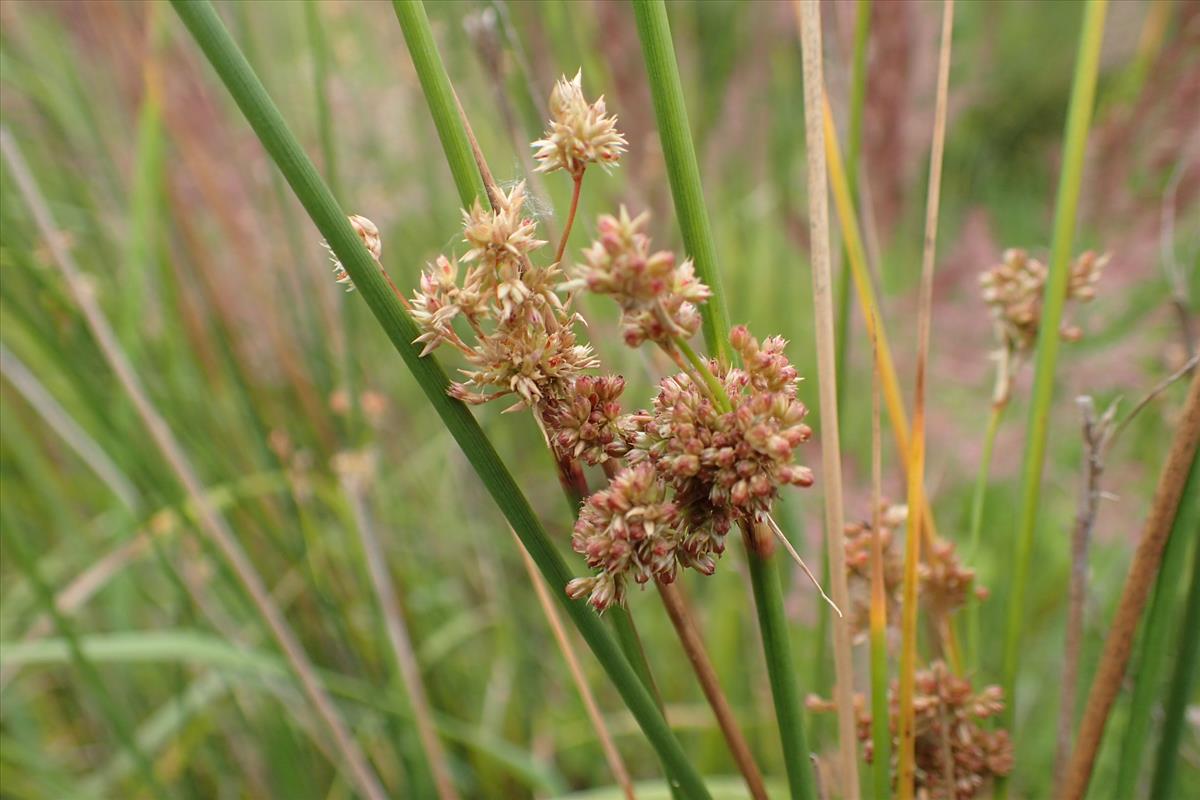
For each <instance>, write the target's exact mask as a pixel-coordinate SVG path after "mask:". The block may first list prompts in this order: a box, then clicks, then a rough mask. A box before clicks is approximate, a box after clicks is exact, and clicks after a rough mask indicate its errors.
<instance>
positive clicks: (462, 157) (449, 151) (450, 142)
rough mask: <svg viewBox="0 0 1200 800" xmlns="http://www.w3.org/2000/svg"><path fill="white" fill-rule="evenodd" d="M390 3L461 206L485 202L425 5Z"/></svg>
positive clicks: (410, 0) (402, 0)
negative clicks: (440, 142)
mask: <svg viewBox="0 0 1200 800" xmlns="http://www.w3.org/2000/svg"><path fill="white" fill-rule="evenodd" d="M392 5H393V7H394V8H395V9H396V18H397V19H398V20H400V29H401V30H402V31H403V32H404V41H405V43H407V44H408V53H409V55H410V56H412V60H413V66H414V67H416V70H417V78H418V79H419V80H420V81H421V89H422V91H424V92H425V100H426V102H428V103H429V110H430V112H431V113H432V115H433V124H434V125H435V126H436V127H437V132H438V138H439V139H441V140H442V149H443V150H445V151H446V160H447V161H448V162H449V163H450V172H451V173H452V174H453V175H454V185H455V186H457V187H458V195H459V197H460V198H461V199H462V204H463V208H470V207H471V204H472V203H474V202H475V201H476V200H479V201H480V202H481V203H482V202H486V201H487V192H486V191H485V189H484V186H483V177H482V176H481V175H480V174H479V168H478V167H476V166H475V156H474V155H473V154H472V153H471V143H470V142H469V141H468V140H467V133H466V131H465V130H464V129H463V125H462V120H461V119H460V117H459V114H458V103H457V102H456V101H455V99H454V87H453V86H451V85H450V78H449V76H448V75H447V74H446V69H445V67H443V66H442V58H441V56H440V55H438V50H437V43H436V42H434V40H433V31H431V30H430V28H429V17H428V16H426V14H425V6H424V4H423V3H421V0H393V2H392Z"/></svg>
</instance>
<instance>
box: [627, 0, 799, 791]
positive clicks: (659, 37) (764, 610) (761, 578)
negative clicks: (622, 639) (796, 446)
mask: <svg viewBox="0 0 1200 800" xmlns="http://www.w3.org/2000/svg"><path fill="white" fill-rule="evenodd" d="M633 10H634V17H635V19H636V22H637V29H638V38H639V39H640V40H641V44H642V56H643V57H644V59H645V61H646V73H647V76H648V78H649V82H650V93H651V97H652V98H653V101H654V116H655V119H656V121H657V123H658V132H659V139H660V140H661V142H662V149H663V157H664V159H665V161H666V166H667V176H668V178H669V180H670V183H671V195H672V197H673V198H674V201H675V214H676V216H677V217H678V219H679V227H680V230H681V232H682V234H683V242H684V246H685V247H686V249H687V252H688V255H689V256H691V258H692V259H693V261H694V262H695V266H696V274H697V275H698V276H699V277H700V280H702V281H703V282H704V283H705V284H707V285H708V287H709V289H711V290H712V297H710V298H709V300H708V302H706V303H704V304H703V305H702V306H701V307H700V313H701V314H702V316H703V325H702V329H703V332H704V342H705V345H706V347H707V348H708V353H709V355H710V356H712V357H714V358H716V359H717V360H719V361H721V362H724V363H728V360H729V355H728V347H727V340H726V337H727V335H728V331H729V314H728V311H727V310H726V307H725V296H724V292H723V291H722V289H721V281H720V272H719V270H718V267H717V252H716V245H715V244H714V242H713V237H712V230H711V229H710V227H709V222H708V211H707V210H706V209H705V206H704V192H703V189H702V187H701V185H700V168H699V166H698V164H697V162H696V149H695V146H694V145H693V143H692V134H691V130H690V129H689V127H688V117H687V109H686V107H685V105H684V100H683V86H682V84H681V82H680V79H679V67H678V64H677V63H676V60H675V47H674V44H673V43H672V41H671V28H670V23H669V22H668V19H667V9H666V6H665V5H664V4H663V2H662V0H633ZM745 533H746V536H745V538H746V543H747V547H746V552H747V560H748V561H749V563H750V580H751V583H752V585H753V592H754V600H755V608H756V610H757V613H758V623H759V629H760V630H761V632H762V640H763V652H764V655H765V658H766V662H767V673H768V679H769V680H770V683H771V695H772V699H773V700H774V703H775V717H776V722H777V724H778V727H779V738H780V742H781V744H782V745H783V754H784V763H785V765H786V767H787V773H788V782H789V785H790V789H791V795H792V797H793V798H811V797H814V796H815V791H814V785H813V777H812V768H811V766H810V764H809V757H808V749H807V747H806V746H805V743H804V718H803V713H802V711H801V708H800V697H799V688H798V686H797V683H796V675H797V669H796V665H795V662H794V660H793V659H792V653H791V645H790V643H789V641H788V630H787V618H786V615H785V613H784V609H783V595H782V590H781V585H780V580H779V566H778V564H777V563H776V561H775V559H774V557H773V556H770V555H768V554H766V553H765V552H761V551H760V550H759V548H758V547H757V546H756V545H755V543H754V542H755V538H756V534H755V532H754V531H753V530H752V529H746V531H745ZM766 536H767V538H768V539H769V538H770V534H769V533H768V534H766Z"/></svg>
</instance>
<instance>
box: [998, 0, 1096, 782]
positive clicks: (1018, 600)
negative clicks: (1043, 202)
mask: <svg viewBox="0 0 1200 800" xmlns="http://www.w3.org/2000/svg"><path fill="white" fill-rule="evenodd" d="M1107 5H1108V4H1107V0H1088V4H1087V6H1086V7H1085V9H1084V13H1083V26H1082V29H1081V31H1080V38H1079V54H1078V57H1077V60H1076V62H1075V78H1074V82H1073V85H1072V87H1071V102H1070V106H1069V108H1068V111H1067V127H1066V134H1065V137H1066V142H1065V145H1064V147H1063V168H1062V174H1061V176H1060V178H1059V184H1058V199H1057V200H1056V202H1055V211H1054V238H1053V243H1052V246H1051V253H1050V265H1049V270H1050V275H1049V277H1048V278H1047V280H1046V289H1045V298H1044V302H1043V309H1042V320H1041V330H1040V331H1039V332H1038V340H1037V355H1036V357H1035V358H1036V360H1035V366H1034V375H1033V391H1032V395H1031V400H1030V404H1029V406H1030V411H1029V426H1028V428H1027V429H1026V438H1025V457H1024V462H1023V464H1022V467H1021V501H1020V506H1019V510H1018V514H1019V516H1018V528H1017V535H1016V538H1015V540H1014V542H1015V546H1014V555H1013V561H1012V569H1013V575H1012V584H1011V586H1010V591H1009V604H1008V627H1007V632H1006V634H1005V639H1004V683H1003V686H1004V695H1005V706H1004V712H1003V716H1002V724H1003V725H1004V727H1006V728H1007V729H1008V730H1009V733H1010V734H1013V735H1015V733H1016V732H1015V731H1014V730H1013V722H1014V720H1015V719H1016V714H1015V709H1016V705H1017V703H1016V700H1017V698H1016V688H1017V671H1018V668H1019V666H1020V661H1021V642H1022V635H1023V633H1024V625H1025V621H1026V620H1025V592H1026V586H1027V584H1028V582H1029V567H1030V563H1029V562H1030V557H1031V556H1032V554H1033V536H1034V533H1035V531H1036V528H1037V520H1038V508H1039V506H1040V498H1041V488H1042V469H1043V466H1044V461H1045V456H1046V438H1047V432H1048V429H1049V424H1050V407H1051V405H1052V403H1053V401H1054V371H1055V367H1056V366H1057V364H1058V347H1059V325H1060V324H1061V322H1062V317H1063V305H1064V304H1065V302H1066V299H1067V283H1068V280H1069V279H1070V277H1071V275H1070V272H1071V248H1072V245H1073V244H1074V239H1075V217H1076V213H1077V212H1078V210H1079V192H1080V186H1081V184H1082V182H1083V160H1084V155H1085V151H1086V149H1087V138H1088V127H1089V125H1090V124H1091V118H1092V105H1093V103H1094V101H1095V97H1096V78H1097V75H1098V73H1099V69H1100V46H1101V44H1102V43H1103V40H1104V17H1105V11H1106V10H1107ZM1006 795H1007V781H1001V782H999V783H998V784H997V796H998V797H1004V796H1006Z"/></svg>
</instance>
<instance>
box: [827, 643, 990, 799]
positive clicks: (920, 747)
mask: <svg viewBox="0 0 1200 800" xmlns="http://www.w3.org/2000/svg"><path fill="white" fill-rule="evenodd" d="M915 683H916V692H915V696H914V697H913V708H914V710H915V716H916V741H915V746H914V750H915V756H916V770H915V775H914V779H913V780H914V783H915V787H914V788H915V790H916V792H915V793H916V796H917V797H918V798H922V800H971V798H974V797H979V796H981V795H982V794H983V792H984V790H985V788H986V787H987V785H988V784H989V783H990V782H991V781H993V780H994V779H996V778H999V777H1003V776H1005V775H1008V774H1009V773H1010V772H1012V768H1013V747H1012V741H1011V740H1010V739H1009V736H1008V731H1006V730H1003V729H991V730H989V727H990V726H989V725H988V723H987V720H988V719H989V718H991V717H994V716H997V715H998V714H999V713H1000V712H1001V711H1003V710H1004V693H1003V691H1002V690H1001V689H1000V687H998V686H988V687H985V688H984V689H983V690H982V691H979V692H976V691H975V690H974V689H973V688H972V686H971V683H970V681H968V680H967V679H966V678H960V677H957V676H956V675H954V674H953V673H952V672H951V671H950V670H949V669H948V668H947V667H946V664H945V663H944V662H942V661H935V662H934V663H933V664H931V665H930V667H929V669H926V670H921V671H919V672H917V674H916V676H915ZM897 695H898V692H897V687H896V684H895V683H893V685H892V687H891V690H890V691H889V692H888V716H889V718H890V719H889V726H890V729H891V730H892V732H893V742H892V754H893V755H892V765H891V768H892V774H893V778H892V780H893V782H894V781H895V773H896V769H897V765H896V755H895V754H896V752H897V736H896V731H898V730H899V724H898V719H899V714H900V709H899V700H898V697H897ZM808 706H809V708H811V709H813V710H815V711H832V710H834V709H835V708H836V706H835V705H834V704H833V703H831V702H828V701H824V700H821V699H820V698H816V697H810V698H809V699H808ZM855 711H856V712H857V716H858V720H857V722H858V725H857V730H858V738H859V740H860V741H861V742H862V743H863V754H864V756H865V757H866V759H867V762H868V763H870V762H871V761H872V760H873V759H874V758H875V746H874V741H873V739H872V736H871V714H870V711H869V709H868V708H867V704H866V702H865V700H864V698H863V696H862V695H861V694H860V695H856V696H855ZM947 755H948V756H949V759H947ZM948 762H952V763H948ZM951 778H953V781H951Z"/></svg>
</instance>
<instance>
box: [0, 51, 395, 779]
mask: <svg viewBox="0 0 1200 800" xmlns="http://www.w3.org/2000/svg"><path fill="white" fill-rule="evenodd" d="M226 36H228V34H226ZM247 68H248V67H247ZM0 145H2V147H3V151H4V159H5V161H7V162H8V165H9V170H10V172H11V174H12V175H13V177H14V178H15V179H16V182H17V186H18V188H19V189H20V191H21V194H22V196H23V197H24V199H25V202H26V204H27V205H28V206H29V209H30V212H31V213H32V215H33V218H34V221H35V223H36V224H37V226H38V229H39V231H40V233H41V235H42V238H43V239H45V241H46V244H47V246H48V247H49V249H50V253H51V255H52V257H53V259H52V260H53V261H54V264H55V266H57V267H58V269H59V271H60V272H61V273H62V275H63V279H64V281H65V283H66V285H67V290H68V292H69V293H70V294H71V296H72V297H73V299H74V300H75V303H76V304H77V305H78V306H79V309H80V311H81V312H82V313H83V318H84V321H85V322H86V323H87V326H88V329H89V330H90V331H91V333H92V336H93V337H94V338H95V339H96V343H97V345H98V346H99V348H100V352H101V354H102V355H103V357H104V360H105V361H106V362H107V364H108V366H109V368H110V369H111V370H112V371H113V372H114V373H115V374H116V377H117V381H118V382H119V383H120V385H121V388H122V390H123V391H124V392H125V394H126V396H127V397H128V398H129V400H130V402H131V403H132V404H133V406H134V409H135V410H136V412H137V415H138V417H139V418H140V419H141V421H142V424H143V425H145V427H146V430H147V431H148V432H149V434H150V438H151V440H152V441H153V442H154V444H155V446H156V447H157V448H158V450H159V452H160V454H161V455H162V457H163V460H165V461H166V462H167V465H168V467H170V469H171V471H172V472H173V473H174V475H175V477H176V479H177V480H178V481H179V483H180V484H181V485H182V486H183V488H184V491H185V492H186V493H187V495H188V498H189V499H190V500H191V502H192V504H193V507H194V508H195V510H196V516H197V518H198V521H199V523H200V525H199V528H200V530H201V531H202V532H203V533H204V534H205V535H206V536H207V537H208V538H209V540H210V541H211V542H212V544H213V545H215V547H216V549H217V551H218V552H220V553H221V555H222V556H223V557H224V559H225V561H226V563H227V564H228V566H229V568H230V569H231V571H232V572H233V574H234V575H235V576H236V577H237V579H238V581H239V582H240V583H241V585H242V588H243V589H245V591H246V593H247V594H248V595H249V596H250V600H251V602H252V603H253V604H254V607H255V608H256V610H257V611H258V613H259V614H260V615H261V616H262V618H263V620H264V621H265V622H266V624H267V627H268V628H270V630H271V633H272V635H273V636H274V637H275V641H276V643H277V644H278V645H279V648H280V650H282V651H283V654H284V656H285V657H286V658H287V660H288V663H289V664H290V666H291V667H292V669H293V671H294V672H295V673H296V676H297V677H298V678H299V680H300V685H301V687H302V688H303V689H304V693H305V695H306V696H307V697H308V700H309V702H310V703H312V705H313V708H314V710H315V711H316V713H317V717H318V718H319V719H320V720H321V722H322V724H323V725H324V726H325V728H326V732H327V733H328V734H329V735H330V737H331V738H332V739H333V742H334V745H335V747H336V750H337V752H338V755H339V756H340V757H341V758H342V759H343V760H344V762H345V767H346V768H347V770H348V772H349V776H350V778H351V779H352V780H353V782H354V784H355V785H356V786H357V787H358V790H359V791H360V792H362V793H363V794H364V795H365V796H366V797H368V798H370V800H384V798H386V797H387V793H386V792H385V791H384V789H383V787H382V786H381V785H380V783H379V779H378V777H376V775H375V772H374V770H373V769H372V768H371V766H370V764H369V763H368V762H367V759H366V756H364V755H363V753H362V751H361V750H360V749H359V747H358V744H357V743H356V742H355V741H354V738H353V736H352V735H351V733H350V730H349V729H348V728H347V727H346V724H345V722H343V720H342V718H341V715H340V714H339V713H338V710H337V707H336V706H335V705H334V704H333V701H332V700H331V699H330V697H329V695H328V694H327V693H326V692H325V688H324V687H323V686H322V684H321V681H320V679H319V678H318V677H317V675H316V671H315V670H314V669H313V666H312V664H311V663H310V662H309V660H308V656H307V655H306V654H305V652H304V648H303V647H302V646H301V644H300V640H299V639H298V638H297V637H296V634H295V633H294V632H293V631H292V629H291V626H290V625H288V623H287V620H286V619H285V618H284V616H283V613H282V612H281V611H280V610H279V607H278V606H276V605H275V602H274V601H273V600H272V599H271V595H270V592H268V590H267V587H266V585H265V584H264V583H263V580H262V577H261V576H259V574H258V572H257V571H256V570H255V569H254V565H253V563H252V562H251V561H250V558H249V556H247V555H246V552H245V550H243V549H242V546H241V544H240V543H239V542H238V539H237V536H236V535H235V534H234V533H233V530H232V529H231V528H230V527H229V524H228V523H227V522H226V521H225V518H224V516H222V515H221V513H220V512H219V511H217V510H216V508H215V507H214V506H213V504H212V501H211V500H210V499H209V497H208V495H207V494H206V493H205V492H204V490H203V486H202V484H201V482H200V479H199V477H198V476H197V474H196V472H195V469H194V468H193V467H192V464H191V461H190V460H189V459H188V458H187V456H186V455H185V453H184V451H183V448H182V447H181V446H180V445H179V443H178V442H177V441H176V439H175V435H174V434H173V433H172V432H171V429H170V427H169V426H168V425H167V422H166V420H165V419H163V417H162V415H161V414H159V412H158V410H157V409H156V408H155V407H154V405H153V404H152V403H151V402H150V398H149V396H148V395H147V394H146V391H145V389H143V388H142V384H141V380H140V379H139V378H138V376H137V374H136V373H135V372H134V369H133V365H132V364H131V363H130V362H129V360H128V358H127V357H126V356H125V353H124V351H123V350H122V349H121V347H120V344H119V343H118V341H117V337H116V334H115V332H114V331H113V329H112V326H111V325H110V324H109V322H108V320H107V319H106V318H105V316H104V313H103V311H102V310H101V309H100V306H99V304H98V303H97V301H96V297H95V295H94V293H92V292H91V291H89V290H88V288H87V287H86V285H85V279H84V276H83V274H82V272H81V271H80V270H79V267H78V266H77V265H76V263H75V258H74V256H73V255H72V254H71V252H70V251H69V250H68V249H67V247H66V244H65V242H64V240H63V238H62V237H61V236H60V235H59V234H58V232H57V230H56V228H55V225H54V221H53V219H52V218H51V216H50V211H49V209H48V208H47V206H46V202H45V200H44V199H43V198H42V196H41V192H40V191H39V190H38V189H37V186H36V185H35V184H34V182H33V178H32V176H31V175H30V173H29V170H28V168H27V167H26V166H25V162H24V159H22V158H21V155H20V153H19V152H18V151H17V148H16V144H15V143H14V142H13V140H12V138H11V136H10V135H9V133H8V131H7V130H0ZM297 147H299V146H298V145H297ZM346 224H347V228H349V223H348V222H347V223H346ZM351 235H354V236H355V238H357V235H356V234H354V233H353V231H351ZM364 254H365V250H364ZM368 258H369V256H368Z"/></svg>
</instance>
